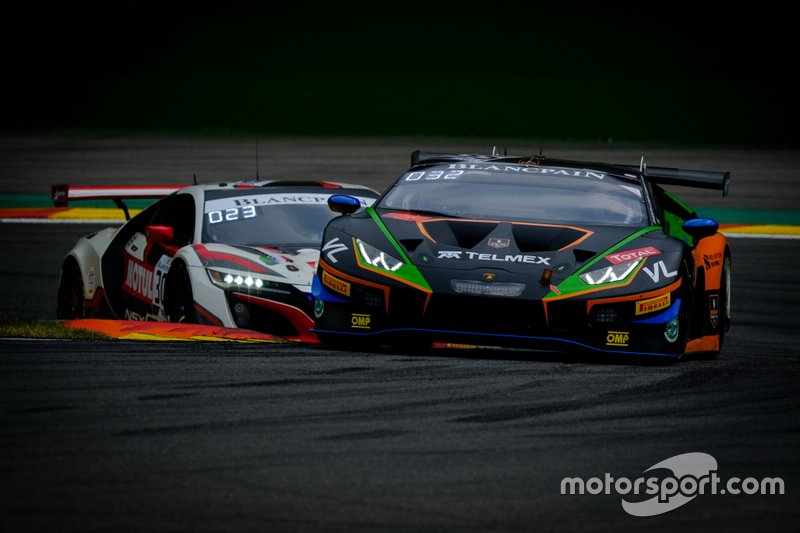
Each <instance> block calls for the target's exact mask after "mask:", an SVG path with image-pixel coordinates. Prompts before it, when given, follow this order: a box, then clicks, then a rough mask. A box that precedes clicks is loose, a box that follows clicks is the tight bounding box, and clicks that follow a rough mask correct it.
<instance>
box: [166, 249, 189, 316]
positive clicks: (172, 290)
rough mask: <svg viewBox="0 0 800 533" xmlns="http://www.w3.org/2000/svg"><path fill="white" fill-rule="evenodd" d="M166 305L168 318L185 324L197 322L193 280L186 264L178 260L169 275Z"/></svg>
mask: <svg viewBox="0 0 800 533" xmlns="http://www.w3.org/2000/svg"><path fill="white" fill-rule="evenodd" d="M166 289H167V291H166V292H167V294H166V298H165V300H166V301H165V302H164V303H165V307H166V314H167V320H169V321H170V322H177V323H183V324H196V323H197V313H196V312H195V310H194V295H193V293H192V282H191V281H190V280H189V272H188V271H187V270H186V265H184V264H183V263H182V262H178V263H176V264H175V265H173V266H172V268H171V269H170V271H169V274H168V276H167V287H166Z"/></svg>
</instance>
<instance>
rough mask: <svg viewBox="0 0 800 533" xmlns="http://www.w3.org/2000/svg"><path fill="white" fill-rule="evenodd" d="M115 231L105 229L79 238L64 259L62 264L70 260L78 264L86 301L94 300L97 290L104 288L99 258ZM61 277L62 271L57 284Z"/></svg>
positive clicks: (116, 229) (114, 229)
mask: <svg viewBox="0 0 800 533" xmlns="http://www.w3.org/2000/svg"><path fill="white" fill-rule="evenodd" d="M117 231H118V228H105V229H102V230H100V231H98V232H97V233H94V234H92V235H89V236H84V237H81V238H80V239H78V241H77V242H76V243H75V246H73V247H72V249H71V250H70V251H69V252H68V253H67V255H66V256H65V257H64V261H63V262H62V264H63V263H65V262H66V261H67V260H69V259H70V258H71V259H73V260H74V261H75V262H76V263H77V264H78V268H79V269H80V272H81V279H82V280H83V297H84V299H86V300H91V299H92V298H94V296H95V293H96V292H97V290H98V289H102V288H103V287H104V284H103V271H102V268H101V267H100V258H101V257H102V255H103V253H104V252H105V250H106V247H107V246H108V243H110V242H111V239H113V238H114V235H115V234H116V233H117ZM62 275H63V270H62V272H61V274H59V284H60V283H61V276H62Z"/></svg>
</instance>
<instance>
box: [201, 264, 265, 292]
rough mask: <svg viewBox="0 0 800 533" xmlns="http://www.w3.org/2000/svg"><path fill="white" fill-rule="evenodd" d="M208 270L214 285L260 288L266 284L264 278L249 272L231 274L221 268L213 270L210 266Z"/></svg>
mask: <svg viewBox="0 0 800 533" xmlns="http://www.w3.org/2000/svg"><path fill="white" fill-rule="evenodd" d="M206 272H208V277H210V278H211V281H212V282H214V285H219V286H220V287H224V288H229V287H242V288H245V287H246V288H255V289H260V288H261V287H263V286H264V280H263V279H261V278H254V277H253V276H251V275H249V274H246V275H242V274H231V273H230V272H220V271H219V270H212V269H210V268H207V269H206Z"/></svg>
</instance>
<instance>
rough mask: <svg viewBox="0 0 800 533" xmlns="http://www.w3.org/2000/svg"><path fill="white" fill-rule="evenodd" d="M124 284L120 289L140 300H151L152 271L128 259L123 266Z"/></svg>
mask: <svg viewBox="0 0 800 533" xmlns="http://www.w3.org/2000/svg"><path fill="white" fill-rule="evenodd" d="M125 271H126V272H125V283H124V284H123V286H122V288H123V289H124V290H125V292H128V293H129V294H132V295H133V296H135V297H136V298H138V299H140V300H144V301H145V302H151V301H152V300H153V271H152V270H150V269H149V268H148V267H147V265H145V264H142V263H138V262H137V261H134V260H133V259H131V258H128V261H127V263H126V264H125Z"/></svg>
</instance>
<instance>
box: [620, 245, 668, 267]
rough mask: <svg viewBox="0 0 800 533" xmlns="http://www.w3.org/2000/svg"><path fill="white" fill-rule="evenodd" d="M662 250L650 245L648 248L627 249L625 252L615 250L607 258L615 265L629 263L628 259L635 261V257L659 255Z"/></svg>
mask: <svg viewBox="0 0 800 533" xmlns="http://www.w3.org/2000/svg"><path fill="white" fill-rule="evenodd" d="M660 253H661V251H660V250H656V249H655V248H653V247H652V246H648V247H646V248H637V249H635V250H627V251H625V252H615V253H613V254H608V255H607V256H606V259H608V260H609V262H611V263H612V264H614V265H618V264H620V263H627V262H628V261H633V260H634V259H639V258H641V257H648V256H651V255H658V254H660Z"/></svg>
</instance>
